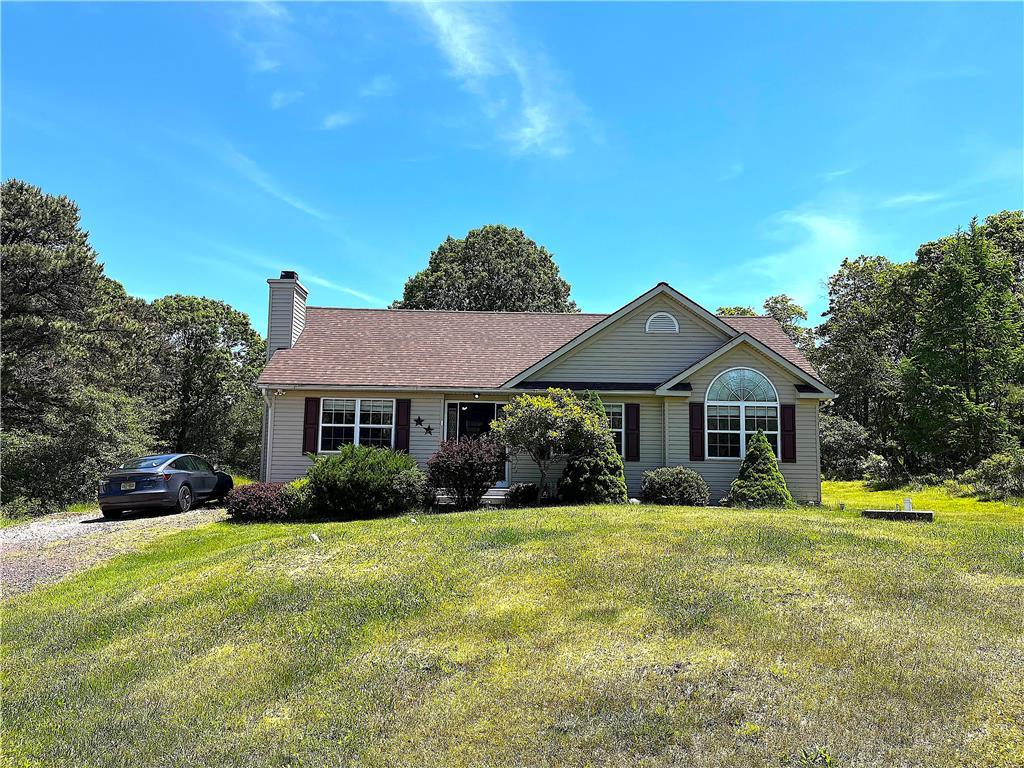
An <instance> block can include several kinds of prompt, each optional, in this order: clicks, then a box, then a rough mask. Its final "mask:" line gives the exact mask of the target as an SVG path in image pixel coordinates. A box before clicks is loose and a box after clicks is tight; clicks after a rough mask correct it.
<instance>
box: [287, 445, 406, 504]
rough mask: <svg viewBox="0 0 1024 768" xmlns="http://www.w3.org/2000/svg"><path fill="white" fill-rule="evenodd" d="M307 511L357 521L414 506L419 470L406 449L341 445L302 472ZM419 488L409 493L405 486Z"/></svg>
mask: <svg viewBox="0 0 1024 768" xmlns="http://www.w3.org/2000/svg"><path fill="white" fill-rule="evenodd" d="M306 478H307V480H308V483H307V484H306V493H307V494H308V502H309V512H310V514H312V515H316V516H324V517H337V518H341V519H345V520H362V519H368V518H372V517H380V516H382V515H394V514H400V513H402V512H409V511H411V510H413V509H417V508H419V507H420V506H421V504H422V502H423V491H422V488H423V487H424V486H425V485H426V479H425V478H424V476H423V471H422V470H421V469H420V468H419V467H418V466H417V465H416V460H415V459H414V458H412V456H410V455H409V454H407V453H397V452H395V451H391V450H388V449H386V448H372V447H370V446H365V445H346V446H343V447H342V449H341V451H340V452H339V453H337V454H335V455H332V456H321V457H319V458H317V459H316V461H314V462H313V465H312V466H311V467H310V468H309V470H308V471H307V472H306ZM415 488H419V489H421V490H419V491H417V492H415V495H410V489H415Z"/></svg>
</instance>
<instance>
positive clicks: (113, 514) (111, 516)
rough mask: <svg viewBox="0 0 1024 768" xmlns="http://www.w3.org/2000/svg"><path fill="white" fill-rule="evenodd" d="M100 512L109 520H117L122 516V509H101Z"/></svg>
mask: <svg viewBox="0 0 1024 768" xmlns="http://www.w3.org/2000/svg"><path fill="white" fill-rule="evenodd" d="M100 514H101V515H103V517H104V518H106V519H107V520H117V519H118V518H119V517H121V510H120V509H101V510H100Z"/></svg>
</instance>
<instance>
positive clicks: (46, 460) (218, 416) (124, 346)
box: [0, 179, 266, 516]
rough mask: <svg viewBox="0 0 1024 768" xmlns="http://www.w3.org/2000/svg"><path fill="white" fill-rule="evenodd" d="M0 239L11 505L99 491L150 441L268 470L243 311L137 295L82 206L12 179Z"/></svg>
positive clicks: (2, 405)
mask: <svg viewBox="0 0 1024 768" xmlns="http://www.w3.org/2000/svg"><path fill="white" fill-rule="evenodd" d="M0 248H2V260H3V270H2V272H0V296H2V312H0V316H2V319H0V334H2V350H0V412H2V415H3V422H2V427H0V445H2V449H0V450H2V456H0V460H2V467H3V488H2V492H3V508H4V514H5V515H7V516H19V515H24V514H39V513H41V512H45V511H47V510H49V509H53V508H57V507H60V506H64V505H66V504H69V503H72V502H76V501H83V500H87V499H90V498H94V497H95V488H96V481H97V478H98V477H99V475H100V474H101V473H102V472H104V471H106V470H108V469H110V468H111V467H112V466H116V464H117V463H119V462H120V461H121V460H123V459H125V458H128V457H130V456H132V455H140V454H144V453H149V452H153V451H164V450H167V451H183V452H194V453H200V454H203V455H204V456H207V457H209V458H211V459H212V460H213V461H215V462H217V463H219V464H221V465H223V466H225V467H228V468H230V469H232V470H234V471H238V472H242V473H246V474H252V473H255V472H257V471H258V467H259V456H260V431H261V419H262V399H261V396H260V394H259V392H258V390H257V389H256V387H255V382H256V377H257V376H258V375H259V372H260V370H261V369H262V367H263V363H264V360H265V355H266V347H265V343H264V341H263V339H262V337H261V336H260V334H259V333H257V332H256V330H255V329H254V328H253V327H252V324H251V323H250V321H249V317H248V316H247V315H246V314H244V313H243V312H239V311H238V310H236V309H233V308H232V307H230V306H229V305H227V304H225V303H224V302H221V301H215V300H213V299H207V298H201V297H197V296H178V295H175V296H166V297H164V298H161V299H157V300H156V301H153V302H147V301H144V300H142V299H139V298H136V297H133V296H130V295H129V294H128V293H127V292H126V291H125V289H124V287H123V286H122V285H121V284H120V283H119V282H117V281H116V280H113V279H111V278H110V277H108V276H107V275H105V274H104V271H103V266H102V264H100V263H99V261H98V259H97V254H96V251H95V250H94V249H93V248H92V246H91V245H90V244H89V236H88V233H87V232H85V231H83V229H82V228H81V224H80V218H79V212H78V207H77V206H76V205H75V203H74V202H72V201H71V200H70V199H68V198H67V197H57V196H53V195H47V194H45V193H43V191H42V190H40V189H39V188H38V187H35V186H32V185H31V184H27V183H25V182H23V181H19V180H16V179H11V180H8V181H5V182H4V184H3V187H2V195H0ZM160 268H161V267H160V265H154V269H155V270H159V269H160ZM167 268H173V267H172V266H171V265H167Z"/></svg>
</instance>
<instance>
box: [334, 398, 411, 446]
mask: <svg viewBox="0 0 1024 768" xmlns="http://www.w3.org/2000/svg"><path fill="white" fill-rule="evenodd" d="M319 400H320V410H319V417H318V419H317V421H318V424H317V430H316V452H317V454H321V453H325V454H334V453H341V451H325V450H323V434H324V427H325V426H328V427H348V426H351V427H353V428H354V429H353V430H352V443H351V444H352V445H359V444H360V443H359V426H360V424H359V413H360V405H361V403H362V401H363V400H381V401H390V403H391V424H390V425H386V424H365V425H363V426H366V427H369V428H370V429H390V430H391V446H390V448H391V450H394V449H395V429H396V428H397V427H398V425H397V424H396V422H397V420H398V403H397V402H396V399H395V398H393V397H321V398H319ZM324 400H352V401H354V402H355V404H356V415H355V423H353V424H326V425H325V424H324Z"/></svg>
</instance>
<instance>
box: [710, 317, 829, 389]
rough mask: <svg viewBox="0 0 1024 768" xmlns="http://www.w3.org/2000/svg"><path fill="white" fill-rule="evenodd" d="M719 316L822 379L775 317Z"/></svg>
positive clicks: (803, 369) (798, 366) (800, 367)
mask: <svg viewBox="0 0 1024 768" xmlns="http://www.w3.org/2000/svg"><path fill="white" fill-rule="evenodd" d="M718 317H719V318H720V319H722V320H724V321H725V322H727V323H728V324H729V325H731V326H732V327H733V328H735V329H736V330H737V331H739V332H740V333H749V334H750V335H751V336H753V337H754V338H755V339H757V340H758V341H760V342H761V343H762V344H764V345H765V346H766V347H769V348H770V349H772V350H773V351H775V352H778V353H779V354H780V355H781V356H782V357H784V358H786V360H788V361H789V362H791V363H792V364H793V365H795V366H796V367H797V368H799V369H801V370H802V371H804V372H806V373H809V374H810V375H811V376H813V377H814V378H816V379H821V376H819V375H818V372H817V371H816V370H814V366H813V365H811V364H810V363H809V362H808V361H807V358H806V357H804V356H803V353H802V352H801V351H800V350H799V349H797V348H796V345H795V344H794V343H793V340H792V339H790V338H789V336H787V335H786V332H785V331H784V330H782V326H781V325H779V321H778V320H776V319H775V318H774V317H765V316H763V315H758V316H757V317H734V316H729V317H726V316H724V315H719V316H718Z"/></svg>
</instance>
